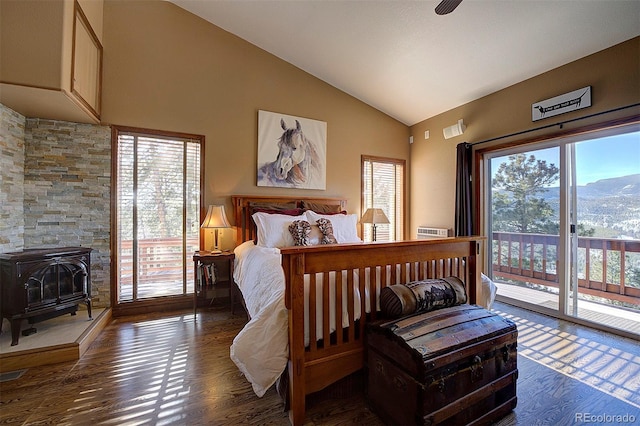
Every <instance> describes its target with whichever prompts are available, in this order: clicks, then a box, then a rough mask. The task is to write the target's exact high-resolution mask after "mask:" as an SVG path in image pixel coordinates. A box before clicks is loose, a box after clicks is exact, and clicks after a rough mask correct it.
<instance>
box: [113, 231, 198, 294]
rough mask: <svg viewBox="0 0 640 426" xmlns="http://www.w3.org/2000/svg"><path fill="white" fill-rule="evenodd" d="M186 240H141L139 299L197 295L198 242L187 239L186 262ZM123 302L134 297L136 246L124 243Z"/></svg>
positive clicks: (121, 266)
mask: <svg viewBox="0 0 640 426" xmlns="http://www.w3.org/2000/svg"><path fill="white" fill-rule="evenodd" d="M182 244H183V241H182V237H177V238H152V239H142V240H138V279H137V292H136V293H137V295H136V297H135V298H136V299H141V298H147V297H158V296H167V295H180V294H187V293H190V292H193V264H192V263H191V262H192V256H193V252H194V251H195V250H197V247H198V244H199V241H198V239H197V238H192V239H187V247H191V248H193V249H188V250H187V254H186V259H185V257H183V255H182ZM118 259H119V269H120V271H119V274H120V279H119V284H120V300H131V299H132V298H134V297H133V242H132V241H131V240H125V241H122V243H121V245H120V254H119V257H118Z"/></svg>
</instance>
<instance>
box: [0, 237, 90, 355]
mask: <svg viewBox="0 0 640 426" xmlns="http://www.w3.org/2000/svg"><path fill="white" fill-rule="evenodd" d="M91 251H92V249H90V248H87V247H62V248H42V249H28V250H24V251H20V252H13V253H3V254H0V297H2V300H1V301H0V310H1V311H0V318H7V319H8V320H9V322H10V323H11V346H15V345H17V344H18V339H19V335H20V329H21V327H22V321H23V320H24V319H26V320H27V321H28V322H29V323H30V324H34V323H37V322H40V321H44V320H47V319H50V318H53V317H56V316H59V315H63V314H67V313H69V314H71V315H75V314H76V311H77V310H78V304H79V303H85V304H86V305H87V311H88V314H89V319H92V317H91ZM0 327H1V325H0ZM33 332H35V328H33V327H31V328H30V329H27V330H25V331H23V335H28V334H31V333H33Z"/></svg>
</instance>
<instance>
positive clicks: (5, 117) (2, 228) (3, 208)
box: [0, 104, 25, 253]
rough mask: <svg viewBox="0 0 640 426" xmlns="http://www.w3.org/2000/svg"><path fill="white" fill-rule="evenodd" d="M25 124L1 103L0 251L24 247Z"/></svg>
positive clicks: (18, 249)
mask: <svg viewBox="0 0 640 426" xmlns="http://www.w3.org/2000/svg"><path fill="white" fill-rule="evenodd" d="M24 124H25V118H24V116H22V115H21V114H19V113H17V112H15V111H13V110H12V109H9V108H7V107H5V106H4V105H2V104H0V253H7V252H12V251H20V250H22V249H23V248H24V210H23V199H24Z"/></svg>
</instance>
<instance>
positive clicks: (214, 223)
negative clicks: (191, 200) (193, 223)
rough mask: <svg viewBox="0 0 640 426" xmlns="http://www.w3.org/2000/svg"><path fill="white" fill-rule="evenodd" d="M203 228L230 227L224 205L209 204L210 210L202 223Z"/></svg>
mask: <svg viewBox="0 0 640 426" xmlns="http://www.w3.org/2000/svg"><path fill="white" fill-rule="evenodd" d="M200 227H201V228H230V227H231V225H230V224H229V221H228V220H227V215H226V214H225V212H224V206H223V205H212V206H209V211H207V215H206V216H205V218H204V221H203V222H202V225H200Z"/></svg>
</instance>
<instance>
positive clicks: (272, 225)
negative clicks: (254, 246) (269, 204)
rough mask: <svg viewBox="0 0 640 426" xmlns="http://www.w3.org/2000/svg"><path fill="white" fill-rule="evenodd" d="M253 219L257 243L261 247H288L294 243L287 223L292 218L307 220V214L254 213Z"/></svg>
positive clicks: (289, 223)
mask: <svg viewBox="0 0 640 426" xmlns="http://www.w3.org/2000/svg"><path fill="white" fill-rule="evenodd" d="M251 217H253V221H254V222H255V223H256V228H257V231H258V245H259V246H262V247H276V248H280V247H289V246H292V245H294V241H293V237H292V236H291V233H290V232H289V225H291V223H293V221H294V220H307V216H305V215H304V214H301V215H300V216H289V215H285V214H277V213H275V214H274V213H264V212H258V213H254V214H253V215H252V216H251Z"/></svg>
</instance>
